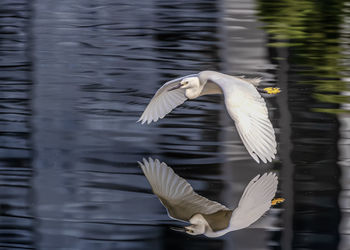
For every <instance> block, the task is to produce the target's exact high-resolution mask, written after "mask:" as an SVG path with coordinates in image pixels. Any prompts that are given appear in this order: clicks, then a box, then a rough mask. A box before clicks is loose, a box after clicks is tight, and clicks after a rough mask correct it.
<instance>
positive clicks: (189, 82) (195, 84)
mask: <svg viewBox="0 0 350 250" xmlns="http://www.w3.org/2000/svg"><path fill="white" fill-rule="evenodd" d="M199 87H200V81H199V78H198V77H197V76H191V77H186V78H184V79H182V81H181V82H180V88H181V89H189V88H199Z"/></svg>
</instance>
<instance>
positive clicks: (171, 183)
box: [138, 158, 229, 221]
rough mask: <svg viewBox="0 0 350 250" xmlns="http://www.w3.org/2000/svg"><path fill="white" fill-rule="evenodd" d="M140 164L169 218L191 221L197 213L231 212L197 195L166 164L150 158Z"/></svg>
mask: <svg viewBox="0 0 350 250" xmlns="http://www.w3.org/2000/svg"><path fill="white" fill-rule="evenodd" d="M138 163H139V164H140V166H141V168H142V171H143V173H144V174H145V176H146V178H147V180H148V182H149V183H150V184H151V187H152V190H153V193H154V194H155V195H157V196H158V198H159V200H160V201H161V202H162V204H163V206H164V207H165V208H166V209H167V211H168V215H169V217H171V218H173V219H177V220H182V221H189V219H190V218H191V217H192V216H193V215H194V214H197V213H201V214H212V213H215V212H217V211H220V210H229V209H228V208H227V207H225V206H224V205H221V204H220V203H218V202H215V201H211V200H208V199H207V198H204V197H203V196H200V195H198V194H197V193H195V192H194V191H193V188H192V187H191V185H190V184H189V183H188V182H187V181H186V180H185V179H183V178H181V177H180V176H178V175H177V174H175V173H174V171H173V170H172V169H171V168H170V167H168V166H167V165H166V164H165V163H164V162H162V163H160V162H159V160H157V159H156V160H153V159H151V158H149V159H148V161H147V160H146V159H143V163H141V162H138Z"/></svg>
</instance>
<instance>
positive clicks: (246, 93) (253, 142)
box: [209, 74, 277, 163]
mask: <svg viewBox="0 0 350 250" xmlns="http://www.w3.org/2000/svg"><path fill="white" fill-rule="evenodd" d="M209 81H211V82H213V83H215V84H217V85H218V86H219V87H220V88H221V89H222V91H223V93H224V96H225V105H226V108H227V111H228V113H229V114H230V116H231V118H232V119H233V120H234V121H235V125H236V128H237V131H238V134H239V136H240V137H241V139H242V142H243V144H244V146H245V147H246V148H247V150H248V152H249V154H250V155H251V156H252V157H253V159H254V160H255V161H257V162H258V163H259V162H260V160H259V158H260V159H261V160H262V161H263V162H264V163H266V162H268V161H269V162H270V161H272V159H274V158H275V154H276V152H277V151H276V146H277V143H276V137H275V131H274V129H273V126H272V124H271V121H270V120H269V117H268V111H267V107H266V103H265V101H264V99H263V98H262V97H261V95H260V94H259V92H258V91H257V90H256V88H255V87H254V86H253V85H252V84H250V83H247V82H245V81H243V80H242V79H240V78H237V77H233V76H228V75H224V74H216V75H215V76H214V77H212V78H209Z"/></svg>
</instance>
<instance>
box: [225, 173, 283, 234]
mask: <svg viewBox="0 0 350 250" xmlns="http://www.w3.org/2000/svg"><path fill="white" fill-rule="evenodd" d="M259 177H260V175H257V176H256V177H255V178H254V179H252V180H251V181H250V182H249V184H248V185H247V187H246V188H245V190H244V192H243V195H242V197H241V199H240V201H239V204H238V207H237V208H236V209H235V210H234V211H233V213H232V217H231V221H230V227H231V228H232V229H233V230H238V229H242V228H245V227H248V226H250V225H251V224H252V223H254V222H255V221H257V220H258V219H259V218H260V217H261V216H263V215H264V213H265V212H266V211H267V210H269V208H270V206H271V200H272V199H273V197H274V196H275V193H276V191H277V184H278V179H277V176H276V174H274V173H269V174H267V173H265V174H264V175H263V176H261V177H260V178H259Z"/></svg>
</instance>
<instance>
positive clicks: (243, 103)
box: [139, 71, 277, 163]
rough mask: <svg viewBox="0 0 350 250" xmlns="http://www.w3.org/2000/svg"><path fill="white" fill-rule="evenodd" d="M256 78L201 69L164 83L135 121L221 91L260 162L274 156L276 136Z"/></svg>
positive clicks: (161, 114) (148, 119) (153, 118)
mask: <svg viewBox="0 0 350 250" xmlns="http://www.w3.org/2000/svg"><path fill="white" fill-rule="evenodd" d="M258 82H259V80H257V79H244V78H240V77H234V76H230V75H226V74H223V73H219V72H215V71H202V72H200V73H198V74H195V75H189V76H185V77H182V78H178V79H175V80H172V81H169V82H167V83H165V84H164V85H163V86H162V87H161V88H160V89H159V90H158V91H157V93H156V94H155V95H154V97H153V98H152V100H151V101H150V103H149V104H148V106H147V107H146V109H145V111H144V112H143V114H142V115H141V117H140V119H139V121H140V122H141V123H145V122H147V123H151V122H152V121H154V122H155V121H157V120H158V119H162V118H163V117H164V116H165V115H166V114H168V113H169V112H171V110H173V109H174V108H175V107H177V106H179V105H181V104H182V103H183V102H185V101H186V100H187V99H195V98H197V97H199V96H203V95H210V94H223V95H224V98H225V106H226V109H227V111H228V113H229V115H230V117H231V118H232V119H233V120H234V122H235V125H236V128H237V131H238V133H239V135H240V137H241V139H242V141H243V144H244V145H245V147H246V149H247V150H248V152H249V154H250V155H251V156H252V157H253V159H254V160H255V161H257V162H259V161H260V160H259V159H261V160H262V161H263V162H264V163H266V162H268V161H269V162H270V161H272V159H274V158H275V154H276V153H277V151H276V146H277V143H276V139H275V132H274V129H273V127H272V124H271V122H270V120H269V118H268V112H267V108H266V104H265V101H264V99H263V98H262V97H261V95H260V94H259V92H258V91H257V89H256V86H255V85H256V84H257V83H258Z"/></svg>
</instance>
